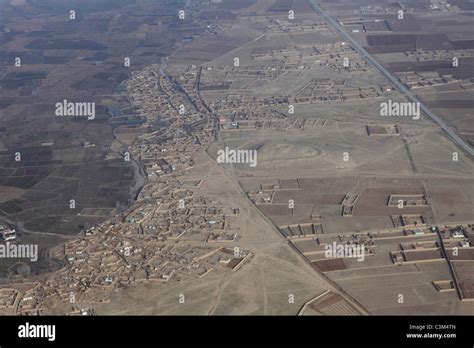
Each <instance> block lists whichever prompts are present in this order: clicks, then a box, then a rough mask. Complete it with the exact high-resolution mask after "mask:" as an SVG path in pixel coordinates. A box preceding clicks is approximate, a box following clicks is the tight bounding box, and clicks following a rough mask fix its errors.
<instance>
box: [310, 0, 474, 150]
mask: <svg viewBox="0 0 474 348" xmlns="http://www.w3.org/2000/svg"><path fill="white" fill-rule="evenodd" d="M308 3H309V4H310V5H311V6H312V7H313V8H314V9H315V11H316V12H318V13H319V14H320V15H321V16H322V17H323V18H324V19H326V21H327V22H328V24H330V25H331V26H332V27H333V28H334V29H336V31H337V32H338V33H339V34H340V35H341V36H342V37H343V38H344V39H345V40H346V41H347V42H349V43H350V44H351V46H352V48H353V49H354V50H356V51H357V52H358V53H359V54H360V55H361V56H363V57H365V59H366V60H367V61H368V62H369V63H371V64H372V65H373V66H374V67H375V68H376V69H377V70H379V71H380V72H381V73H382V74H383V75H384V76H385V77H386V78H387V79H389V80H390V81H391V82H392V83H393V84H394V85H395V86H396V87H397V88H398V89H399V90H400V92H402V93H403V94H404V95H405V96H406V97H407V98H408V99H410V100H411V101H413V102H415V103H420V109H421V110H422V111H423V112H424V114H425V115H426V116H428V117H429V118H431V119H432V120H433V121H434V122H435V123H436V124H438V125H439V126H440V127H441V128H442V129H443V130H444V132H445V133H446V134H447V136H448V138H449V139H450V140H451V141H452V142H454V143H455V144H456V145H457V146H458V147H460V148H461V149H462V150H464V152H465V153H467V154H469V155H470V156H471V157H474V148H472V147H471V146H470V145H469V144H468V143H467V142H466V141H464V139H462V138H461V137H459V136H458V135H457V134H456V133H455V132H454V130H453V129H452V128H450V127H449V126H448V125H447V124H446V123H445V122H444V121H443V119H441V118H440V117H439V116H437V115H435V114H434V113H433V112H431V110H430V109H428V107H427V106H426V105H424V104H423V103H422V102H421V101H420V100H419V99H418V97H417V96H416V95H415V94H414V93H412V92H411V91H410V90H409V89H408V88H407V87H406V86H405V85H404V84H403V83H401V82H400V81H399V80H398V78H396V77H395V76H394V75H393V74H392V73H390V72H389V71H388V70H387V69H385V68H384V67H383V66H382V64H380V63H379V62H378V61H377V60H376V59H375V58H374V57H372V56H371V55H370V54H369V53H368V52H367V51H366V50H365V49H364V48H363V47H362V46H360V45H359V43H358V42H357V41H356V40H355V39H353V38H352V37H351V36H350V35H349V34H348V33H346V31H345V30H344V29H343V28H342V25H341V24H340V23H339V22H338V21H337V20H335V19H334V18H332V17H331V16H329V14H328V13H327V12H326V11H325V10H323V9H322V8H321V6H319V5H318V4H316V3H315V2H314V0H308Z"/></svg>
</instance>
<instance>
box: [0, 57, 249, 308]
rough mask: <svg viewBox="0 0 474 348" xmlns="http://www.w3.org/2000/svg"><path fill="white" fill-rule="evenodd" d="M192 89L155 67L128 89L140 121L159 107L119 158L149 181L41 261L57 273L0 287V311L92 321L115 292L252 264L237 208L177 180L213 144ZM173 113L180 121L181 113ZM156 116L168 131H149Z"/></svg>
mask: <svg viewBox="0 0 474 348" xmlns="http://www.w3.org/2000/svg"><path fill="white" fill-rule="evenodd" d="M187 76H188V77H191V76H192V74H187ZM194 78H197V75H194ZM178 81H179V79H178ZM186 82H188V83H186ZM193 86H195V85H194V84H191V83H189V81H187V80H185V81H183V83H182V84H181V83H180V82H177V80H175V79H174V78H172V77H171V76H168V75H166V74H165V73H164V69H163V67H160V66H153V67H149V68H146V69H145V70H143V71H141V72H139V73H138V74H137V75H136V76H135V78H134V79H132V80H130V82H129V86H128V90H129V94H130V99H131V100H132V104H133V105H134V106H135V107H136V108H137V110H138V112H139V113H140V114H144V115H153V112H155V111H156V104H155V103H156V102H158V104H159V105H160V107H159V108H158V110H159V112H160V113H159V115H157V117H147V124H145V125H143V133H142V135H141V136H140V137H139V138H138V140H137V141H136V142H135V143H134V144H133V145H132V146H130V147H129V148H128V149H127V151H129V153H130V155H131V157H132V158H137V159H141V163H143V166H144V170H145V174H146V175H147V176H148V179H149V180H147V182H146V184H145V186H144V187H143V188H142V190H141V191H140V193H139V195H138V199H137V201H136V202H135V203H134V204H133V205H132V207H130V208H129V209H128V210H127V211H125V212H123V213H120V214H117V215H115V216H114V217H113V218H111V219H109V220H108V221H106V222H104V223H102V224H100V225H98V226H95V227H92V228H90V229H87V230H86V231H85V233H84V235H83V236H81V237H80V238H77V239H73V240H70V241H68V242H66V243H65V244H64V245H60V246H57V247H54V248H52V249H50V250H49V255H48V259H50V260H52V261H53V262H57V263H60V264H61V267H60V269H59V270H58V271H56V272H54V273H52V274H49V275H48V276H47V277H45V278H42V277H40V276H38V277H33V278H31V277H30V278H29V280H28V282H27V281H26V279H21V278H18V279H16V280H15V281H14V282H13V283H12V284H9V285H6V286H4V287H0V311H2V310H3V312H5V313H8V314H20V315H22V314H25V315H26V314H27V315H31V314H48V313H51V312H50V311H51V309H50V307H48V309H47V310H48V312H46V313H45V308H46V306H45V304H51V303H55V304H56V305H55V307H56V308H57V311H59V312H60V313H67V314H71V315H87V314H93V313H94V305H97V304H100V303H108V302H110V301H111V300H112V299H113V296H111V293H113V292H115V291H120V290H121V289H124V288H128V287H132V286H136V285H137V284H141V283H164V282H173V281H178V280H180V279H182V278H185V277H195V278H202V277H204V276H206V275H207V274H209V273H210V272H225V271H236V270H238V269H239V268H240V267H241V266H242V265H243V264H244V263H245V262H247V260H249V259H250V258H251V257H252V254H251V253H250V252H249V251H248V250H244V249H241V248H239V247H238V241H239V234H238V231H239V227H238V224H237V223H236V220H235V219H236V218H238V216H239V214H240V211H239V209H237V208H234V207H226V206H222V205H218V204H217V202H215V201H212V200H210V199H209V198H207V197H205V196H202V195H200V194H197V192H198V190H199V188H200V185H201V180H200V179H194V178H192V177H191V178H187V177H186V174H187V173H188V170H189V169H191V168H193V166H194V161H193V158H195V156H194V155H195V154H196V152H197V151H198V150H199V149H200V148H201V147H202V146H203V145H205V144H208V143H209V142H211V141H212V140H213V137H214V134H213V132H214V130H213V127H212V122H213V119H212V118H211V117H210V115H209V114H205V113H201V112H200V111H202V110H205V106H203V105H202V103H201V101H200V99H199V97H198V96H197V94H196V93H195V92H193V91H191V89H192V88H193ZM187 91H189V94H188V92H187ZM192 93H194V95H192ZM177 103H179V104H177ZM182 105H184V108H185V110H188V112H185V113H184V114H183V113H181V112H180V110H182ZM155 115H156V114H155ZM202 115H206V116H207V117H205V118H203V117H202ZM158 116H159V121H160V122H164V124H166V125H171V124H172V126H163V127H160V128H158V129H157V128H156V127H155V124H154V123H153V122H156V120H157V119H158ZM153 119H155V120H153ZM147 128H149V129H151V131H147ZM6 231H7V227H5V228H3V231H1V232H5V233H2V236H3V235H5V236H8V233H7V232H6Z"/></svg>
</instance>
